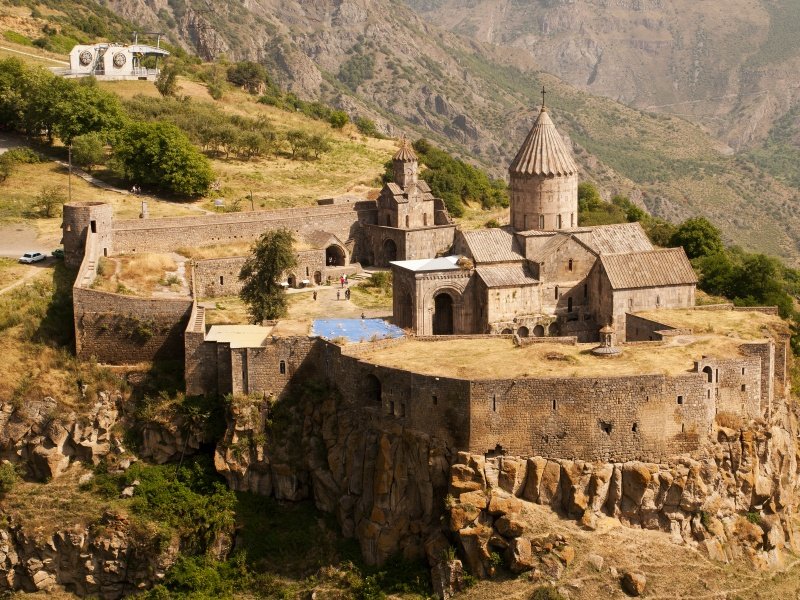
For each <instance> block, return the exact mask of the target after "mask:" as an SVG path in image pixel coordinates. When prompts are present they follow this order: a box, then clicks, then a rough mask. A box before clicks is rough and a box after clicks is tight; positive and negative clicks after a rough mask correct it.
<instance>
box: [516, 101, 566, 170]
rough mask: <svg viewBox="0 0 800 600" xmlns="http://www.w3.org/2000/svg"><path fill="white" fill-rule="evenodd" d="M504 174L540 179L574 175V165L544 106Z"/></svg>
mask: <svg viewBox="0 0 800 600" xmlns="http://www.w3.org/2000/svg"><path fill="white" fill-rule="evenodd" d="M508 172H509V173H512V174H514V173H516V174H519V175H542V176H557V175H573V174H575V173H577V172H578V165H577V164H575V160H574V159H573V158H572V154H570V152H569V150H568V149H567V147H566V145H565V144H564V140H562V139H561V136H560V135H559V133H558V131H557V130H556V126H555V125H553V121H552V119H550V115H548V114H547V109H546V108H545V107H544V106H543V107H542V110H541V112H540V113H539V117H538V118H537V119H536V122H535V123H534V124H533V127H532V128H531V131H530V133H528V137H527V138H525V143H524V144H522V148H520V149H519V152H517V156H516V157H515V158H514V160H513V162H512V163H511V166H510V167H509V168H508Z"/></svg>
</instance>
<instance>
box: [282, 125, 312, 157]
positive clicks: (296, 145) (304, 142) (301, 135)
mask: <svg viewBox="0 0 800 600" xmlns="http://www.w3.org/2000/svg"><path fill="white" fill-rule="evenodd" d="M286 141H287V142H289V147H290V148H291V149H292V158H306V157H307V156H308V150H309V142H310V137H309V135H308V134H307V133H306V132H305V131H300V130H299V129H292V130H291V131H287V132H286Z"/></svg>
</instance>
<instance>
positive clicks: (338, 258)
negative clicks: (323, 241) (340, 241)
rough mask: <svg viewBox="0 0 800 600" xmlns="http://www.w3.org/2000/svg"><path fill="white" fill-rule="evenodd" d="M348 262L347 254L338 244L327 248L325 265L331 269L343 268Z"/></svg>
mask: <svg viewBox="0 0 800 600" xmlns="http://www.w3.org/2000/svg"><path fill="white" fill-rule="evenodd" d="M346 262H347V253H346V252H345V251H344V248H342V247H341V246H338V245H337V244H331V245H330V246H328V247H327V248H325V264H326V265H328V266H329V267H343V266H344V265H345V264H346Z"/></svg>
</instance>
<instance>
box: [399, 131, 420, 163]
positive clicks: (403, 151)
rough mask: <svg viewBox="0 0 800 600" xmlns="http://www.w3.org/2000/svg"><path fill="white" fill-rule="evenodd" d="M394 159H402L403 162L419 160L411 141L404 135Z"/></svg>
mask: <svg viewBox="0 0 800 600" xmlns="http://www.w3.org/2000/svg"><path fill="white" fill-rule="evenodd" d="M394 160H400V161H403V162H411V161H414V160H417V155H416V153H415V152H414V148H413V147H412V146H411V143H410V142H409V141H408V138H406V137H405V136H403V139H402V140H401V141H400V149H399V150H398V151H397V154H395V155H394Z"/></svg>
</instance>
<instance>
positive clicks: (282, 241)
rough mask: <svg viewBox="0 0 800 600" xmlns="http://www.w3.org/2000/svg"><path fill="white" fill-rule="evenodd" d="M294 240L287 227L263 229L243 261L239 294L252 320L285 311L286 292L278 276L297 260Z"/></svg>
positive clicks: (263, 318) (278, 315)
mask: <svg viewBox="0 0 800 600" xmlns="http://www.w3.org/2000/svg"><path fill="white" fill-rule="evenodd" d="M293 243H294V236H293V235H292V232H291V231H289V230H288V229H276V230H273V231H265V232H264V233H263V234H262V236H261V237H260V238H259V239H258V241H257V242H256V243H255V245H254V246H253V253H252V254H251V256H250V257H249V258H248V259H247V260H246V261H245V263H244V265H242V270H241V271H240V272H239V280H240V281H242V282H243V285H242V291H241V292H239V297H240V298H241V299H242V300H243V301H244V303H245V304H247V312H248V313H249V315H250V320H251V321H252V322H253V323H261V322H262V321H264V320H267V319H278V318H280V317H283V316H285V315H286V292H285V291H284V289H283V286H281V284H280V281H279V278H280V277H281V276H282V274H283V273H284V272H286V271H288V270H289V269H291V268H292V267H294V266H295V265H296V264H297V258H296V257H295V253H294V249H293V247H292V245H293Z"/></svg>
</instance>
